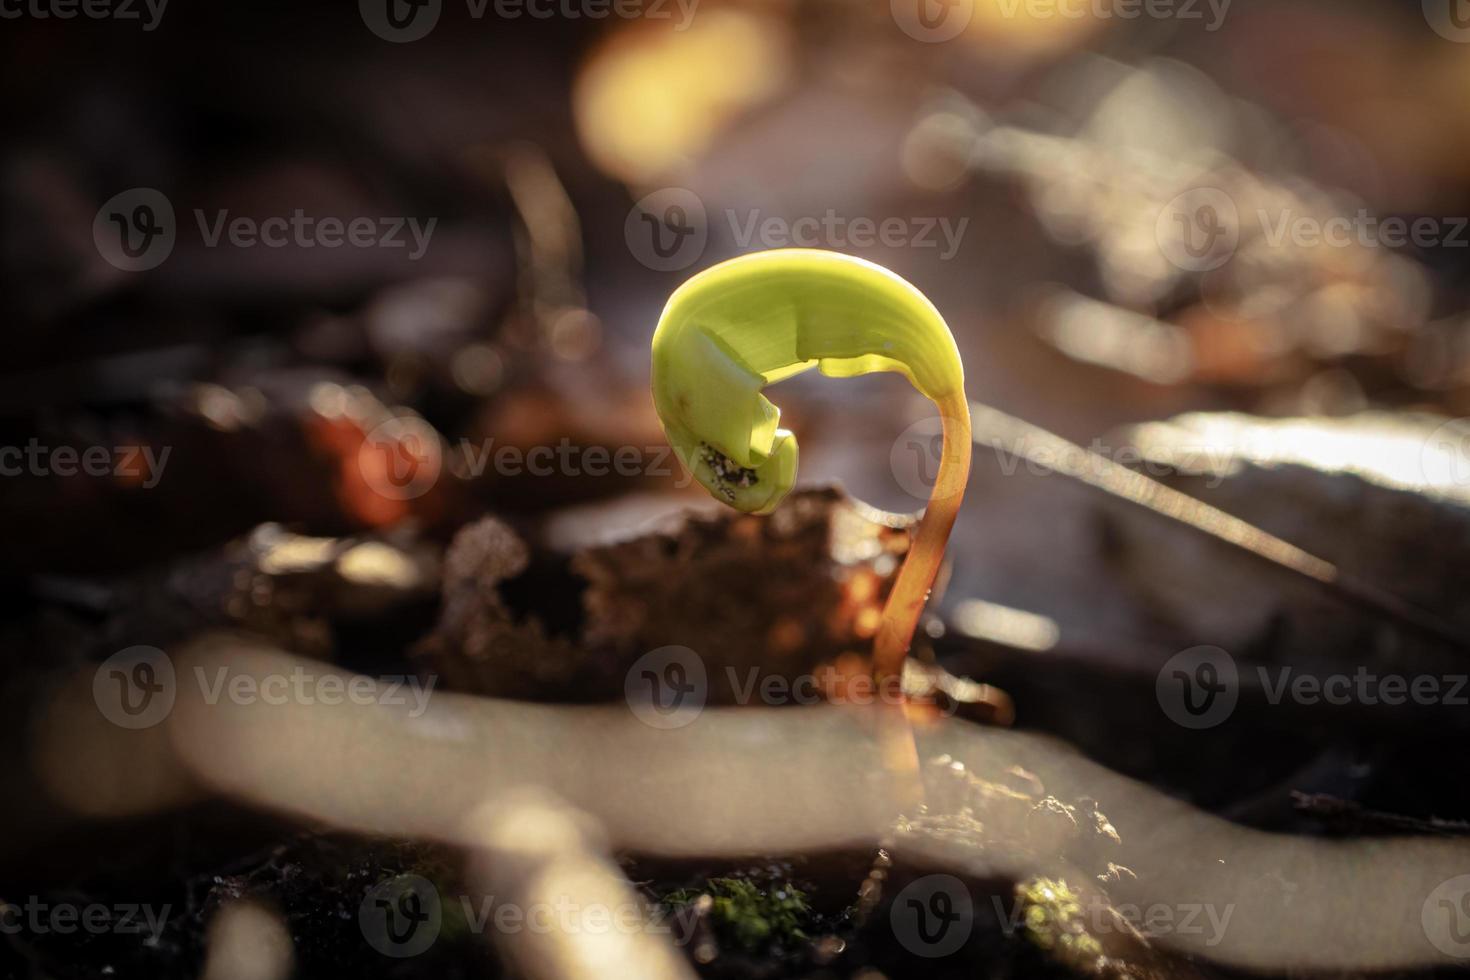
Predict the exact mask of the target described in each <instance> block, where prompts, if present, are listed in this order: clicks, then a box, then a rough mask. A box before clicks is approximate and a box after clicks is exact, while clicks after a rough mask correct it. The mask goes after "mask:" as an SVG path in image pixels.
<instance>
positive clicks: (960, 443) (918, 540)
mask: <svg viewBox="0 0 1470 980" xmlns="http://www.w3.org/2000/svg"><path fill="white" fill-rule="evenodd" d="M936 404H937V405H938V406H939V414H940V418H941V421H942V422H943V425H944V437H943V445H942V447H941V449H940V456H939V473H938V475H937V476H936V478H935V480H934V489H933V490H931V491H930V492H929V505H928V506H927V507H925V508H924V516H923V517H921V518H920V519H919V527H918V531H917V532H916V533H915V535H914V541H913V544H912V545H910V546H909V553H908V555H907V556H906V557H905V558H904V562H903V567H902V568H900V569H899V570H898V578H897V579H896V580H895V581H894V583H893V591H891V592H890V593H889V594H888V603H887V604H886V605H885V606H884V607H883V621H882V623H880V624H879V626H878V635H877V637H876V638H875V639H874V641H873V676H874V679H875V680H876V681H877V682H878V683H880V684H882V683H884V682H885V681H887V682H889V683H894V682H896V681H897V680H898V679H900V678H902V676H903V661H904V657H906V656H908V652H909V646H910V644H912V643H913V640H914V631H915V630H916V629H918V626H919V617H920V616H921V615H923V612H924V604H925V603H926V602H927V601H928V599H929V591H930V590H931V589H932V588H933V587H934V578H935V576H937V575H938V574H939V567H940V565H941V564H942V563H943V561H944V546H945V543H946V542H948V541H949V532H950V530H951V529H952V528H953V527H954V522H955V518H956V517H957V516H959V512H960V503H961V501H963V500H964V496H965V482H966V481H967V480H968V479H969V478H970V442H971V437H970V403H969V400H968V399H967V398H966V397H965V393H964V391H963V390H959V391H956V392H955V393H954V394H953V395H951V396H949V397H946V398H945V399H943V400H942V401H940V402H936Z"/></svg>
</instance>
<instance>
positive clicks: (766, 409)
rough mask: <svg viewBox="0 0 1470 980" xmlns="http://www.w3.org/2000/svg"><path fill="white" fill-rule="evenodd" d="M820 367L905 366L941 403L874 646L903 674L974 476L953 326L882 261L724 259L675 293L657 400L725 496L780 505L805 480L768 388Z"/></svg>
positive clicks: (658, 334) (701, 475) (658, 355)
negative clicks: (938, 434)
mask: <svg viewBox="0 0 1470 980" xmlns="http://www.w3.org/2000/svg"><path fill="white" fill-rule="evenodd" d="M812 368H817V369H818V370H820V371H821V372H822V373H823V374H825V375H828V376H829V377H835V378H850V377H855V376H857V375H860V374H868V373H871V372H874V371H897V372H898V373H900V374H902V375H903V376H904V377H906V378H908V380H909V382H910V383H911V384H912V385H913V386H914V387H915V388H917V389H918V390H919V391H920V392H921V393H922V394H924V395H925V396H927V397H928V398H929V400H930V401H932V402H934V404H935V405H936V406H937V407H938V408H939V414H940V417H941V420H942V422H943V426H944V428H943V446H942V449H941V452H940V463H939V470H938V473H937V476H936V480H935V483H934V488H933V490H932V491H931V493H930V497H929V503H928V506H927V507H926V508H925V510H924V516H923V518H922V519H921V520H920V522H919V525H918V529H917V532H916V533H915V536H914V542H913V546H912V547H911V548H910V549H909V553H908V555H907V556H906V557H905V559H904V563H903V567H902V568H901V569H900V570H899V573H898V577H897V579H896V581H895V582H894V586H893V590H892V592H890V593H889V597H888V602H887V605H886V606H885V607H884V610H883V620H882V623H881V625H880V626H879V629H878V633H877V636H876V638H875V640H874V644H873V670H874V674H875V676H876V677H878V678H879V679H880V680H882V679H885V678H896V677H899V676H901V674H902V669H903V660H904V657H905V656H906V655H907V653H908V649H909V645H910V644H911V643H912V641H913V636H914V630H915V628H916V627H917V625H918V622H919V616H920V615H921V614H922V612H923V609H924V603H925V601H926V600H927V599H928V596H929V590H930V589H931V588H932V587H933V585H934V577H935V575H937V574H938V572H939V567H940V562H941V560H942V559H943V557H944V546H945V542H946V541H947V540H948V539H949V532H950V529H951V528H953V526H954V521H955V516H956V514H957V513H958V512H959V507H960V500H961V498H962V497H963V495H964V490H965V481H966V480H967V479H968V477H969V473H970V407H969V403H968V401H967V400H966V398H965V378H964V368H963V365H961V363H960V354H959V349H958V348H957V347H956V346H955V342H954V336H953V335H952V334H951V333H950V331H949V327H948V326H947V325H946V324H945V322H944V318H943V317H941V316H940V315H939V311H938V310H936V309H935V308H934V304H932V303H930V302H929V300H928V299H926V298H925V297H924V294H923V293H921V292H919V291H918V290H917V289H915V288H914V287H913V286H911V285H910V284H909V283H907V282H905V281H904V280H903V279H901V278H899V277H898V276H896V275H894V274H893V273H892V272H889V271H888V270H887V269H884V268H883V267H881V266H878V265H874V264H873V263H871V262H865V261H863V260H862V259H857V258H853V257H852V256H848V255H841V254H838V253H836V252H827V251H823V250H820V249H800V248H797V249H778V250H774V251H769V252H757V253H754V254H751V255H744V256H741V257H739V258H735V259H730V260H729V261H727V262H722V263H720V264H719V265H716V266H714V267H712V268H710V269H707V270H705V271H704V272H701V273H699V274H698V275H696V276H694V277H693V278H692V279H690V280H689V281H688V282H686V283H684V284H683V285H682V286H680V287H679V288H678V289H677V290H675V291H674V294H673V295H672V296H670V297H669V302H668V305H667V306H665V307H664V312H663V316H662V317H661V318H660V319H659V324H658V329H657V330H656V331H655V332H654V335H653V400H654V405H655V406H656V407H657V409H658V414H659V418H660V420H661V421H662V422H663V427H664V432H665V433H666V434H667V435H668V438H669V442H670V444H671V445H672V446H673V448H674V451H675V452H676V453H677V454H678V456H679V458H680V459H681V460H682V461H683V462H684V464H685V465H686V466H687V467H688V468H689V469H690V471H691V472H692V473H693V474H694V477H695V479H697V480H698V481H699V482H700V483H701V484H703V485H704V487H705V488H706V489H708V490H709V492H710V493H711V494H713V495H714V496H715V497H716V498H717V499H719V500H723V501H724V502H725V503H727V504H729V505H730V506H732V507H734V508H736V509H737V510H741V511H745V512H747V513H753V514H765V513H769V512H770V511H771V510H773V509H774V508H775V507H776V505H777V504H779V503H780V502H781V499H782V498H783V497H785V496H786V494H787V493H788V492H789V491H790V490H791V488H792V487H793V486H794V485H795V483H796V461H797V447H796V437H795V436H793V435H792V434H791V433H790V432H789V431H787V430H786V429H783V428H780V425H779V423H780V417H781V412H780V409H778V408H777V407H776V406H775V405H773V404H772V403H771V402H770V400H769V399H767V398H766V397H765V395H763V394H762V393H761V392H762V389H764V388H765V387H766V386H767V385H770V384H774V383H776V382H778V381H781V380H784V379H786V378H790V377H792V376H794V375H797V374H800V373H802V372H803V371H809V370H811V369H812Z"/></svg>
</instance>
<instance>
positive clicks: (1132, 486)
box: [970, 402, 1470, 650]
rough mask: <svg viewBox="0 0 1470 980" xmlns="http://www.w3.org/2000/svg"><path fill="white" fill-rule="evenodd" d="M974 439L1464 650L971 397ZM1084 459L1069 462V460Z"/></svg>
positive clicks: (1445, 628)
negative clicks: (1077, 461) (1127, 502)
mask: <svg viewBox="0 0 1470 980" xmlns="http://www.w3.org/2000/svg"><path fill="white" fill-rule="evenodd" d="M970 407H971V412H972V417H973V419H974V423H975V432H976V436H975V439H976V441H977V442H988V443H989V444H990V445H991V446H992V447H993V448H996V449H1001V450H1004V451H1007V452H1013V453H1015V454H1016V455H1018V456H1021V457H1022V458H1024V459H1026V460H1027V461H1028V462H1033V463H1037V464H1039V465H1042V466H1045V467H1047V468H1048V469H1051V470H1054V471H1055V472H1057V473H1061V474H1062V475H1063V476H1069V477H1071V478H1072V479H1074V480H1078V481H1080V482H1082V483H1085V484H1087V485H1088V486H1090V487H1095V488H1096V489H1098V490H1102V491H1103V492H1104V493H1107V494H1110V495H1112V496H1114V497H1119V498H1121V499H1123V500H1127V501H1129V502H1130V503H1134V504H1137V505H1138V506H1140V507H1143V508H1145V509H1147V510H1149V511H1152V512H1153V513H1155V514H1159V515H1160V516H1162V517H1167V518H1169V519H1170V520H1172V521H1176V522H1178V523H1180V524H1183V525H1184V526H1185V527H1188V528H1191V529H1193V530H1195V531H1200V532H1202V533H1204V534H1207V535H1209V536H1210V537H1212V538H1215V539H1216V540H1218V541H1223V542H1225V543H1227V544H1231V545H1234V546H1235V547H1237V548H1239V549H1240V550H1241V551H1244V552H1246V553H1247V554H1250V555H1254V556H1255V557H1257V558H1260V559H1262V560H1263V561H1266V562H1269V563H1270V564H1272V565H1275V566H1277V567H1278V568H1285V569H1287V570H1288V571H1291V572H1294V573H1296V574H1298V575H1301V576H1304V577H1306V578H1308V579H1311V580H1312V581H1314V582H1317V583H1319V584H1321V585H1323V586H1325V587H1326V589H1327V590H1328V591H1329V592H1331V593H1333V594H1335V595H1337V596H1338V597H1339V598H1343V599H1347V600H1350V601H1351V602H1355V603H1358V604H1360V605H1362V606H1365V607H1367V608H1369V609H1372V610H1373V611H1374V612H1377V613H1379V614H1380V615H1383V616H1384V617H1386V618H1388V619H1391V620H1394V621H1396V622H1399V623H1401V624H1403V625H1405V626H1408V627H1410V628H1412V629H1415V630H1417V631H1419V632H1421V633H1424V634H1426V635H1428V636H1431V637H1433V638H1435V639H1437V640H1440V641H1442V642H1445V643H1448V644H1450V645H1451V646H1455V647H1459V648H1460V649H1462V650H1470V638H1467V637H1466V636H1465V635H1464V634H1462V633H1461V632H1460V631H1459V630H1458V629H1457V628H1456V627H1455V626H1453V625H1451V624H1450V623H1448V622H1446V621H1445V620H1443V619H1441V618H1440V617H1439V616H1437V615H1435V614H1434V613H1432V612H1429V611H1428V610H1426V609H1421V608H1420V607H1418V606H1415V605H1413V604H1412V603H1410V602H1408V601H1406V600H1404V599H1401V598H1400V597H1398V596H1396V595H1394V594H1393V593H1391V592H1387V591H1385V590H1383V589H1381V588H1379V587H1378V586H1376V585H1373V584H1371V583H1369V582H1365V581H1363V580H1362V579H1358V578H1355V577H1353V576H1352V575H1350V574H1348V573H1346V572H1343V571H1342V570H1341V569H1340V568H1338V567H1337V566H1336V565H1334V564H1332V563H1331V562H1329V561H1326V560H1324V559H1321V558H1318V557H1317V556H1315V555H1313V554H1311V553H1309V552H1307V551H1303V550H1302V549H1301V548H1298V547H1297V546H1296V545H1294V544H1292V543H1291V542H1289V541H1284V540H1282V539H1281V538H1278V537H1276V536H1275V535H1273V534H1270V533H1268V532H1266V531H1263V530H1261V529H1260V528H1258V527H1256V526H1255V525H1254V524H1251V523H1249V522H1248V521H1243V520H1241V519H1240V518H1238V517H1235V516H1233V515H1231V514H1227V513H1225V511H1223V510H1220V509H1219V508H1218V507H1211V506H1210V505H1209V504H1206V503H1202V502H1201V501H1199V500H1196V499H1195V498H1194V497H1191V496H1189V495H1188V494H1185V493H1180V492H1179V491H1178V490H1175V489H1173V488H1172V487H1168V486H1165V485H1164V484H1162V483H1160V482H1159V481H1157V480H1154V479H1152V478H1150V477H1148V476H1145V475H1144V474H1142V473H1139V472H1137V471H1135V470H1130V469H1128V468H1127V467H1126V466H1123V465H1121V464H1119V463H1115V462H1113V461H1112V460H1110V459H1108V458H1106V457H1104V456H1102V455H1100V454H1098V453H1095V452H1092V451H1091V450H1089V449H1084V448H1083V447H1081V446H1079V445H1077V444H1076V443H1072V442H1068V441H1067V440H1066V439H1063V438H1062V437H1061V436H1059V435H1056V434H1055V433H1053V432H1049V431H1047V430H1046V429H1043V428H1041V427H1040V426H1038V425H1034V424H1032V423H1030V422H1027V421H1025V420H1024V419H1018V418H1016V417H1015V416H1014V415H1007V414H1006V413H1005V412H1002V411H1000V410H998V409H995V408H991V407H989V406H987V405H981V404H979V403H977V402H972V403H971V406H970ZM1077 454H1081V456H1083V457H1085V458H1086V462H1084V463H1081V464H1074V463H1071V462H1068V460H1071V459H1075V458H1077Z"/></svg>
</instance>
